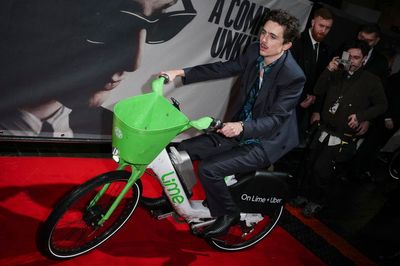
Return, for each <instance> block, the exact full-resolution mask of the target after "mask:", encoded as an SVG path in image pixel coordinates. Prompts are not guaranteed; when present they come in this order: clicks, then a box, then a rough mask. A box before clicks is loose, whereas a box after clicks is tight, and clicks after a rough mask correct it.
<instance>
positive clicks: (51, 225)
mask: <svg viewBox="0 0 400 266" xmlns="http://www.w3.org/2000/svg"><path fill="white" fill-rule="evenodd" d="M129 177H130V173H129V172H128V171H113V172H108V173H105V174H102V175H100V176H97V177H95V178H93V179H91V180H89V181H87V182H86V183H84V184H82V185H80V186H79V187H78V188H76V189H75V190H74V191H72V192H71V193H69V194H68V195H67V196H66V197H65V198H63V199H62V200H61V201H60V202H59V203H58V204H57V206H56V207H55V208H54V210H53V212H52V213H51V214H50V216H49V217H48V219H47V220H46V222H45V223H44V226H43V231H42V237H41V239H42V241H45V243H43V248H44V251H45V252H46V254H47V255H49V256H51V257H54V258H72V257H75V256H79V255H81V254H84V253H86V252H88V251H90V250H92V249H94V248H95V247H97V246H99V245H100V244H102V243H103V242H104V241H106V240H107V239H109V238H110V237H111V236H112V235H113V234H114V233H115V232H117V231H118V230H119V229H120V228H121V227H122V225H124V223H125V222H126V221H127V220H128V219H129V217H130V216H131V215H132V214H133V212H134V210H135V209H136V207H137V204H138V202H139V198H140V196H141V184H140V180H138V181H137V182H136V183H135V184H133V186H132V188H131V189H129V190H128V192H127V193H126V195H125V196H124V198H123V199H122V201H121V202H120V203H119V205H118V206H117V207H116V209H115V210H114V212H113V213H112V215H111V216H110V217H109V219H108V220H106V221H105V222H104V223H103V224H102V225H101V226H99V225H98V221H99V220H100V219H101V218H102V217H103V216H104V214H105V213H106V212H107V210H108V209H109V207H110V206H111V204H112V203H113V202H114V200H115V198H116V197H117V196H118V195H119V194H120V192H121V191H122V189H123V187H124V186H125V185H126V183H127V181H128V179H129ZM106 184H109V185H110V186H109V187H108V189H107V191H106V192H105V193H104V194H103V195H102V196H101V198H100V199H99V200H98V201H97V202H96V204H95V205H94V206H91V207H90V208H88V206H89V203H90V202H91V201H92V199H93V198H94V197H95V196H96V194H97V193H98V191H99V190H100V189H101V188H102V187H103V186H104V185H106Z"/></svg>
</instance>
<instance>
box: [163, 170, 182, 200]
mask: <svg viewBox="0 0 400 266" xmlns="http://www.w3.org/2000/svg"><path fill="white" fill-rule="evenodd" d="M173 173H174V171H171V172H169V173H166V174H164V175H163V176H162V177H161V182H162V183H163V185H164V186H165V188H166V189H167V191H168V194H169V196H170V198H171V201H172V203H178V204H181V203H182V202H183V201H184V200H185V199H184V197H183V196H182V195H181V190H180V189H179V187H178V184H177V182H176V180H175V178H171V177H170V175H172V174H173Z"/></svg>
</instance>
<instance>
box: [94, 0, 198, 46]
mask: <svg viewBox="0 0 400 266" xmlns="http://www.w3.org/2000/svg"><path fill="white" fill-rule="evenodd" d="M182 3H183V6H184V10H182V11H172V12H168V13H158V14H155V15H153V16H150V17H147V16H144V15H142V14H140V13H138V12H135V11H132V8H131V9H128V8H126V9H125V8H121V9H120V10H119V11H118V12H117V13H116V15H114V16H112V17H108V20H109V21H107V19H106V18H102V23H99V24H98V25H103V26H98V29H97V30H96V31H93V32H95V34H91V35H89V36H88V39H87V41H88V42H89V43H93V44H108V43H109V42H113V41H118V39H119V37H118V33H121V34H129V29H136V30H138V29H145V30H146V43H148V44H159V43H164V42H167V41H169V40H170V39H172V38H173V37H174V36H176V35H177V34H178V33H179V32H180V31H181V30H182V29H183V28H184V27H185V26H186V25H188V24H189V23H190V22H191V21H192V20H193V18H194V17H195V16H196V15H197V12H196V10H195V9H194V7H193V5H192V3H191V0H182ZM121 28H124V29H125V30H123V31H122V30H121Z"/></svg>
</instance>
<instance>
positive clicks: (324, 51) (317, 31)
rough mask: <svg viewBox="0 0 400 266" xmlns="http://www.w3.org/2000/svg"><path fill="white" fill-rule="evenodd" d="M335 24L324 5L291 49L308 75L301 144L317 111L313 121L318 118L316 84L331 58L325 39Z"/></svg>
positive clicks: (300, 113)
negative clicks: (314, 109)
mask: <svg viewBox="0 0 400 266" xmlns="http://www.w3.org/2000/svg"><path fill="white" fill-rule="evenodd" d="M332 24H333V14H332V12H331V11H330V10H329V9H327V8H324V7H322V8H319V9H317V10H315V12H314V15H313V19H312V20H311V27H310V28H308V29H307V30H305V31H304V32H303V33H302V34H301V37H300V38H299V39H298V40H296V41H295V42H294V43H293V47H292V49H291V51H292V53H293V57H294V58H295V59H296V61H297V63H298V64H299V65H300V67H301V68H302V69H303V71H304V74H305V75H306V78H307V81H306V83H305V85H304V90H303V93H302V96H301V99H300V104H299V106H298V107H297V116H298V124H299V136H300V142H301V143H302V144H304V141H305V138H306V131H307V129H308V128H309V126H310V119H311V116H312V115H314V116H316V115H317V117H314V118H313V120H312V121H315V120H319V114H318V113H316V114H313V113H314V111H313V105H314V103H315V101H316V96H315V95H314V92H313V88H314V85H315V83H316V81H317V79H318V77H319V75H320V74H321V73H322V71H323V70H324V69H325V68H326V66H327V65H328V63H329V60H330V59H331V49H330V48H329V46H328V45H327V44H326V43H325V42H324V40H325V38H326V36H327V35H328V33H329V31H330V30H331V28H332Z"/></svg>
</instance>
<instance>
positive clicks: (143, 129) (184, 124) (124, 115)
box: [112, 92, 190, 164]
mask: <svg viewBox="0 0 400 266" xmlns="http://www.w3.org/2000/svg"><path fill="white" fill-rule="evenodd" d="M189 122H190V120H189V119H188V118H187V117H186V116H185V115H184V114H183V113H181V112H180V111H179V110H178V109H176V108H175V107H174V106H173V105H172V104H171V103H170V102H169V101H168V100H167V99H165V98H164V97H163V96H160V95H158V94H156V93H154V92H153V93H147V94H142V95H139V96H134V97H130V98H127V99H124V100H121V101H120V102H118V103H117V104H116V105H115V106H114V124H113V135H112V144H113V147H115V148H117V149H118V152H119V156H120V157H121V158H122V159H123V160H124V161H126V162H129V163H133V164H149V163H151V162H152V161H153V160H154V158H155V157H157V155H158V154H159V153H160V152H161V151H162V149H163V148H165V147H166V146H167V145H168V143H169V142H171V140H172V139H174V138H175V137H176V135H178V134H179V133H180V132H182V131H184V130H185V129H187V128H189V127H190V126H189Z"/></svg>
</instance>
